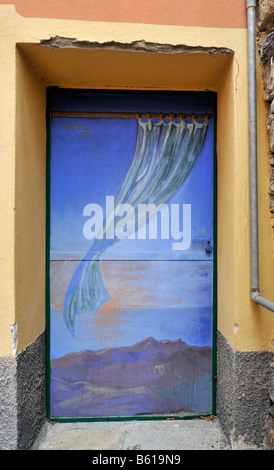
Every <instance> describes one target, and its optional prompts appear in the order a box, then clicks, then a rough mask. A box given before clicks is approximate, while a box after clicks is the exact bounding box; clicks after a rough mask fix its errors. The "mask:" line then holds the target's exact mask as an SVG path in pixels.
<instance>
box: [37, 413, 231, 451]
mask: <svg viewBox="0 0 274 470" xmlns="http://www.w3.org/2000/svg"><path fill="white" fill-rule="evenodd" d="M32 450H140V451H143V450H161V451H165V450H171V451H172V450H230V447H229V445H228V443H227V441H226V439H225V437H224V434H223V433H222V430H221V427H220V425H219V422H218V419H217V418H214V419H209V420H206V419H202V418H198V419H189V420H172V419H168V420H159V421H158V420H155V421H154V420H152V421H138V420H136V421H107V422H106V421H102V422H84V423H59V422H58V423H56V422H49V421H47V422H46V423H45V425H44V427H43V428H42V430H41V432H40V434H39V436H38V438H37V439H36V441H35V443H34V445H33V448H32Z"/></svg>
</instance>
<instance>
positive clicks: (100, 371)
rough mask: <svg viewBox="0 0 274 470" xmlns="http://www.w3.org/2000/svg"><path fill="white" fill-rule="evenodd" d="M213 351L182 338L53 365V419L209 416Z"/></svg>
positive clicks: (152, 341) (84, 354) (75, 357)
mask: <svg viewBox="0 0 274 470" xmlns="http://www.w3.org/2000/svg"><path fill="white" fill-rule="evenodd" d="M211 356H212V351H211V348H209V347H198V346H189V345H187V344H186V343H184V342H183V341H181V340H180V339H178V340H176V341H170V340H164V341H157V340H155V339H154V338H152V337H149V338H146V339H144V340H143V341H140V342H138V343H136V344H134V345H133V346H127V347H120V348H107V349H104V350H100V351H90V350H85V351H81V352H77V353H70V354H67V355H65V356H63V357H60V358H58V359H53V360H51V416H52V417H53V416H55V417H74V418H77V417H87V418H88V417H117V416H134V415H138V414H139V415H140V414H152V413H176V412H186V413H189V412H193V413H195V412H198V413H203V412H205V413H207V412H211V368H212V359H211Z"/></svg>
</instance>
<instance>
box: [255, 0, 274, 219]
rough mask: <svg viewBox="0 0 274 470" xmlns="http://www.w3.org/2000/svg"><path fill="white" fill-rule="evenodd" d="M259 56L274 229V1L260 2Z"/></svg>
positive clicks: (260, 0) (258, 12) (258, 13)
mask: <svg viewBox="0 0 274 470" xmlns="http://www.w3.org/2000/svg"><path fill="white" fill-rule="evenodd" d="M257 27H258V41H259V55H260V60H261V64H262V66H263V74H264V84H265V99H266V101H267V104H268V131H269V140H270V152H271V155H270V181H269V201H270V210H271V213H272V225H273V227H274V0H259V1H258V11H257Z"/></svg>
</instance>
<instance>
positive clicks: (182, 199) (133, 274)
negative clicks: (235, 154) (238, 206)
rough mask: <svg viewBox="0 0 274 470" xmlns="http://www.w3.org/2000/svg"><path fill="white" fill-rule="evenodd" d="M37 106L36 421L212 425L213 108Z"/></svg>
mask: <svg viewBox="0 0 274 470" xmlns="http://www.w3.org/2000/svg"><path fill="white" fill-rule="evenodd" d="M50 107H51V109H50V165H49V180H50V183H49V190H50V204H49V211H50V225H49V227H50V236H49V250H48V251H49V253H48V255H49V292H50V295H49V315H48V330H49V362H50V374H49V416H50V417H52V418H57V419H58V418H60V419H66V418H67V419H71V418H74V419H75V418H76V419H77V418H79V419H81V418H91V419H92V418H100V417H102V418H106V417H112V418H113V417H114V418H115V417H127V416H151V415H155V414H156V415H159V416H161V415H162V416H164V417H166V416H170V415H171V416H173V415H176V416H186V415H195V414H202V413H206V414H207V413H212V412H213V407H214V403H213V399H212V396H213V385H212V384H213V380H212V378H213V377H212V376H213V364H214V361H213V356H212V351H213V346H214V345H213V337H214V331H213V310H214V305H213V304H214V302H213V298H214V295H213V285H214V280H213V273H214V269H213V266H214V233H213V226H214V191H213V188H214V158H213V156H214V96H212V95H211V94H204V95H203V94H199V95H184V94H172V93H166V94H165V93H158V94H151V95H149V94H146V93H143V94H142V93H135V94H123V93H91V92H85V93H78V94H77V93H75V92H69V91H68V92H64V91H59V92H53V93H52V94H51V103H50Z"/></svg>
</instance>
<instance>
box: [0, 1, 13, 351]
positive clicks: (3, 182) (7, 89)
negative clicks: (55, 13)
mask: <svg viewBox="0 0 274 470" xmlns="http://www.w3.org/2000/svg"><path fill="white" fill-rule="evenodd" d="M14 24H15V17H14V15H13V14H11V11H10V8H5V9H4V10H1V22H0V37H1V41H0V61H1V65H0V80H1V86H0V98H1V106H0V122H1V125H0V188H1V191H0V214H1V216H0V280H1V290H0V327H1V334H0V353H1V354H2V355H9V354H11V346H12V331H11V327H12V325H13V324H14V323H15V282H14V239H15V234H14V217H15V212H14V208H15V48H14V42H15V36H14Z"/></svg>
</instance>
